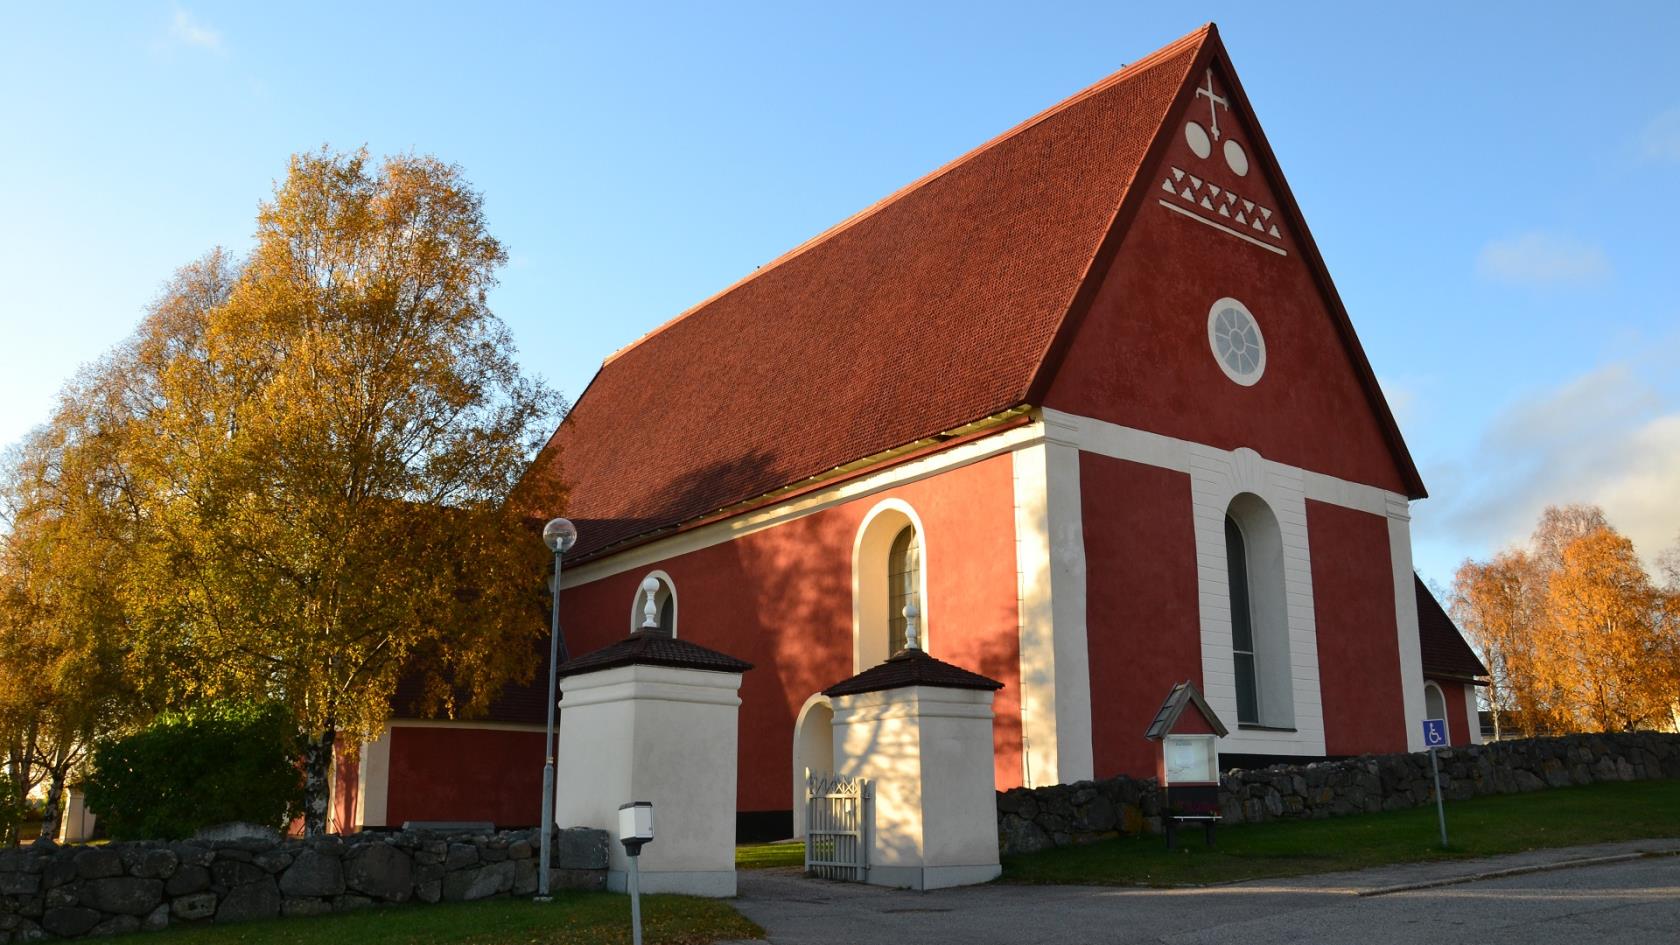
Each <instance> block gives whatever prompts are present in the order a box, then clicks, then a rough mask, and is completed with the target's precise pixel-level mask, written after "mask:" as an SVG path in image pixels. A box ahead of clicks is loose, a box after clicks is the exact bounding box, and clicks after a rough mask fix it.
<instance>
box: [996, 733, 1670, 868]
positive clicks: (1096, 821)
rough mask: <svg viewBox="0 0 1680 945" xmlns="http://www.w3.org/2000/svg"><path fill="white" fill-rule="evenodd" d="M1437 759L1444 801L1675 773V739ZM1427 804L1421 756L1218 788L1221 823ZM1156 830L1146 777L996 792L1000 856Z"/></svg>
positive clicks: (1326, 765)
mask: <svg viewBox="0 0 1680 945" xmlns="http://www.w3.org/2000/svg"><path fill="white" fill-rule="evenodd" d="M1439 761H1440V764H1441V793H1442V795H1443V796H1445V797H1446V798H1447V799H1448V800H1463V799H1465V798H1469V797H1477V796H1479V795H1484V794H1515V793H1520V792H1524V791H1538V790H1542V789H1545V788H1554V787H1569V786H1571V785H1578V784H1593V783H1596V782H1601V781H1640V780H1646V779H1654V778H1676V779H1680V735H1671V734H1665V733H1658V732H1634V733H1611V734H1603V735H1565V736H1560V737H1556V738H1528V739H1518V740H1512V741H1501V742H1495V743H1493V744H1491V745H1472V746H1469V747H1462V748H1452V749H1443V750H1442V751H1441V752H1440V758H1439ZM1434 802H1435V793H1434V783H1433V780H1432V776H1431V774H1430V770H1429V753H1428V752H1418V753H1416V754H1398V755H1363V756H1361V757H1358V758H1349V759H1345V760H1342V761H1325V762H1319V763H1317V764H1308V765H1273V766H1271V767H1269V768H1259V769H1254V770H1248V771H1242V770H1233V771H1229V772H1227V773H1226V774H1225V775H1224V776H1223V777H1221V778H1220V784H1219V806H1220V809H1221V813H1222V814H1223V816H1224V822H1225V823H1227V824H1241V823H1261V822H1264V821H1268V820H1284V819H1289V818H1316V817H1336V816H1340V815H1344V814H1360V813H1368V812H1372V811H1383V810H1400V809H1402V808H1407V807H1418V806H1421V805H1424V804H1433V803H1434ZM1160 829H1161V811H1160V800H1159V794H1158V793H1157V791H1156V784H1155V779H1154V778H1148V779H1134V778H1124V777H1122V778H1113V779H1110V780H1106V781H1080V782H1078V783H1076V784H1058V785H1054V786H1051V787H1044V788H1033V789H1031V790H1028V789H1026V788H1015V789H1014V790H1011V791H1007V792H1004V793H1001V794H999V795H998V842H999V844H1000V846H1001V847H1002V850H1003V852H1004V854H1005V855H1008V854H1013V853H1031V852H1035V851H1038V850H1046V849H1050V848H1051V847H1061V846H1068V845H1070V844H1075V843H1084V842H1088V841H1090V840H1094V839H1098V838H1100V837H1104V836H1112V835H1114V834H1116V833H1138V832H1140V831H1150V832H1159V831H1160Z"/></svg>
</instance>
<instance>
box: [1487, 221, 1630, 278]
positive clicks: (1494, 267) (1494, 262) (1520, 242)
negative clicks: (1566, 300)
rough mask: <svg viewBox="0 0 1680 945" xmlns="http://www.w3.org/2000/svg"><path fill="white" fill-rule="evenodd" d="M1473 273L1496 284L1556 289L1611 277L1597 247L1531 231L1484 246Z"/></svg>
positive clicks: (1607, 265)
mask: <svg viewBox="0 0 1680 945" xmlns="http://www.w3.org/2000/svg"><path fill="white" fill-rule="evenodd" d="M1476 271H1477V272H1478V273H1480V274H1481V276H1482V277H1483V278H1485V279H1493V280H1495V281H1498V282H1514V283H1520V284H1523V285H1557V284H1560V283H1568V282H1592V281H1595V280H1597V279H1601V278H1603V277H1605V276H1607V275H1609V274H1610V260H1609V258H1608V257H1606V256H1605V255H1604V251H1603V250H1601V249H1599V248H1598V247H1597V246H1593V245H1591V244H1589V243H1583V242H1581V241H1579V240H1576V239H1572V238H1570V237H1567V236H1562V235H1559V234H1556V233H1547V232H1544V231H1540V230H1532V231H1530V232H1527V233H1519V234H1517V235H1516V236H1511V237H1506V238H1505V239H1497V240H1493V241H1491V242H1489V243H1488V244H1487V245H1486V246H1483V247H1482V251H1481V253H1480V254H1479V255H1478V256H1477V257H1476Z"/></svg>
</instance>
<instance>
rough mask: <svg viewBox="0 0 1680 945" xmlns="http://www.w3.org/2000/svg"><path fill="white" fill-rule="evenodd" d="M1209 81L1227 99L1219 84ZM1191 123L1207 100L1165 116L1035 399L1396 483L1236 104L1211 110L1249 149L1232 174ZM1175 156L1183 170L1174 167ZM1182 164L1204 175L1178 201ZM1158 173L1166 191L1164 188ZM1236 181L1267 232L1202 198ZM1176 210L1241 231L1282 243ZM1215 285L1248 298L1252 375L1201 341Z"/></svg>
mask: <svg viewBox="0 0 1680 945" xmlns="http://www.w3.org/2000/svg"><path fill="white" fill-rule="evenodd" d="M1197 80H1199V81H1202V82H1205V81H1206V80H1205V78H1202V77H1193V81H1197ZM1216 83H1217V78H1216ZM1215 90H1216V92H1218V93H1220V94H1222V95H1224V96H1225V97H1229V90H1228V89H1227V88H1226V87H1225V86H1224V85H1222V84H1216V86H1215ZM1190 120H1195V121H1197V122H1198V123H1199V124H1201V125H1203V126H1207V125H1209V124H1210V119H1209V116H1208V106H1207V100H1206V99H1205V98H1200V97H1196V98H1193V99H1192V100H1191V101H1190V103H1189V104H1188V105H1187V106H1186V108H1185V110H1184V111H1183V112H1181V113H1180V114H1179V115H1178V116H1176V117H1175V118H1173V119H1171V120H1169V121H1168V122H1167V123H1166V125H1165V126H1164V128H1163V131H1162V133H1163V134H1164V135H1167V136H1169V138H1170V143H1169V144H1168V146H1167V150H1166V154H1165V156H1164V159H1163V160H1162V161H1161V163H1160V164H1159V165H1157V166H1156V167H1155V169H1154V170H1153V171H1150V172H1147V174H1146V175H1145V176H1144V177H1141V178H1140V179H1139V181H1138V184H1137V186H1138V187H1141V188H1142V189H1143V190H1144V191H1145V193H1144V194H1143V201H1142V204H1141V206H1140V208H1139V210H1138V213H1137V215H1136V217H1135V218H1133V220H1132V221H1131V223H1130V226H1129V228H1128V229H1127V230H1126V231H1125V234H1124V237H1123V240H1122V242H1121V243H1120V247H1119V253H1118V255H1117V256H1116V258H1115V261H1114V263H1113V264H1112V266H1111V267H1110V269H1109V271H1108V272H1107V274H1106V275H1105V276H1104V278H1103V281H1102V284H1101V287H1100V288H1099V289H1098V291H1097V293H1096V296H1095V299H1094V302H1093V304H1092V306H1091V309H1090V310H1089V312H1087V313H1086V314H1085V316H1084V320H1083V323H1082V324H1081V325H1080V326H1079V328H1078V329H1077V332H1076V334H1075V335H1074V336H1073V343H1072V345H1071V346H1070V347H1069V349H1068V352H1067V355H1066V358H1065V359H1064V360H1063V362H1062V364H1061V367H1060V370H1059V371H1058V372H1057V374H1056V376H1055V379H1054V381H1053V382H1052V384H1051V386H1050V390H1049V393H1048V395H1047V396H1046V398H1045V405H1046V406H1048V407H1053V408H1055V409H1058V410H1063V411H1066V412H1069V413H1075V414H1081V415H1084V416H1090V417H1096V418H1099V419H1102V420H1108V421H1111V422H1113V423H1118V424H1122V425H1125V426H1130V427H1136V428H1139V429H1143V430H1149V431H1152V432H1155V433H1161V434H1165V435H1167V436H1173V437H1178V438H1180V439H1185V440H1192V441H1195V442H1198V443H1207V444H1210V445H1213V446H1217V447H1221V448H1224V449H1234V448H1236V447H1239V446H1247V447H1250V448H1252V449H1255V450H1257V451H1259V452H1260V454H1261V455H1262V456H1264V457H1266V458H1267V459H1271V460H1275V461H1278V462H1282V463H1287V464H1290V465H1293V466H1300V467H1303V468H1306V469H1311V470H1315V471H1317V472H1322V473H1327V474H1329V475H1333V476H1337V477H1339V478H1342V479H1348V480H1352V481H1354V482H1361V483H1367V484H1370V485H1374V486H1379V487H1381V488H1384V489H1390V490H1393V491H1395V492H1400V493H1405V492H1407V491H1408V490H1407V486H1406V483H1405V480H1404V478H1403V474H1402V473H1401V472H1400V470H1399V469H1398V468H1397V466H1396V462H1395V458H1394V454H1393V452H1392V451H1391V449H1390V447H1389V444H1388V442H1387V440H1386V438H1385V435H1384V432H1383V428H1382V425H1381V423H1382V421H1381V420H1380V419H1379V418H1378V416H1377V415H1376V414H1375V413H1374V412H1373V409H1372V406H1371V404H1370V402H1369V400H1368V399H1367V394H1366V390H1365V388H1364V387H1363V385H1362V382H1361V380H1360V377H1359V374H1358V371H1357V368H1356V367H1355V363H1354V361H1353V360H1352V359H1351V358H1350V355H1349V352H1348V350H1347V348H1346V346H1345V345H1344V344H1343V341H1342V339H1341V337H1340V336H1339V334H1338V332H1337V329H1336V327H1335V322H1334V319H1333V318H1332V316H1331V314H1330V311H1329V308H1328V307H1327V306H1326V304H1325V301H1324V298H1323V296H1322V295H1321V294H1320V291H1319V288H1318V286H1317V284H1316V283H1315V281H1314V274H1313V271H1312V270H1311V269H1310V268H1309V267H1308V265H1307V263H1306V261H1305V260H1304V259H1303V257H1302V254H1301V240H1300V238H1299V237H1300V235H1299V234H1297V233H1295V232H1294V229H1295V227H1296V224H1295V222H1294V221H1291V220H1286V219H1284V217H1283V215H1282V212H1281V210H1280V204H1279V200H1278V198H1277V195H1276V193H1275V192H1274V190H1273V188H1272V187H1271V186H1270V184H1269V183H1268V181H1267V179H1266V178H1267V171H1266V169H1265V168H1263V167H1261V166H1260V161H1261V157H1260V155H1259V153H1258V148H1257V147H1255V144H1254V138H1253V136H1252V135H1251V134H1250V132H1249V124H1248V122H1247V121H1246V119H1245V116H1242V115H1239V114H1236V113H1235V112H1234V111H1233V110H1230V109H1226V108H1220V109H1219V125H1220V129H1221V133H1222V140H1236V141H1238V142H1239V143H1240V144H1241V145H1243V146H1244V148H1245V152H1246V153H1247V155H1248V157H1249V161H1250V165H1251V166H1250V168H1249V171H1248V173H1247V175H1246V176H1243V177H1239V176H1237V175H1235V174H1234V173H1232V171H1231V170H1230V168H1229V167H1228V166H1227V165H1226V164H1225V162H1224V160H1223V158H1222V154H1221V146H1220V145H1218V144H1215V145H1214V147H1213V151H1212V153H1211V154H1210V155H1209V157H1208V158H1205V159H1204V158H1199V157H1197V156H1196V155H1195V154H1194V153H1193V152H1192V151H1191V149H1190V146H1189V145H1188V143H1187V142H1186V139H1185V133H1184V127H1185V123H1186V122H1187V121H1190ZM1174 168H1177V169H1179V170H1181V171H1184V172H1185V176H1184V178H1183V179H1182V180H1180V179H1179V178H1178V177H1177V175H1175V174H1174V173H1173V169H1174ZM1191 175H1194V176H1195V177H1196V178H1198V179H1199V180H1200V181H1201V184H1200V186H1198V187H1195V188H1193V189H1192V198H1194V199H1186V198H1184V197H1182V196H1180V192H1181V191H1182V190H1183V189H1185V188H1190V187H1191V185H1192V181H1191V179H1190V178H1191ZM1280 179H1281V178H1280ZM1169 180H1171V181H1173V182H1174V185H1175V188H1177V190H1176V191H1175V192H1174V193H1168V192H1167V191H1166V190H1165V189H1164V186H1163V185H1164V183H1165V182H1166V181H1169ZM1213 187H1218V188H1219V194H1218V195H1217V196H1215V195H1213V192H1212V188H1213ZM1232 190H1234V191H1235V192H1236V193H1237V194H1238V195H1239V197H1238V200H1237V201H1236V202H1235V203H1234V204H1231V203H1227V204H1226V206H1227V210H1231V209H1233V208H1235V209H1238V210H1240V209H1242V201H1243V200H1248V201H1252V202H1253V203H1254V204H1255V205H1256V208H1257V209H1256V210H1254V211H1250V212H1249V214H1248V215H1252V214H1253V213H1257V212H1258V208H1259V207H1264V208H1267V209H1270V210H1272V215H1271V216H1270V217H1269V218H1267V222H1266V226H1267V229H1268V230H1269V228H1270V226H1271V225H1273V224H1274V223H1275V225H1276V226H1277V228H1278V233H1279V235H1278V236H1277V237H1272V236H1270V234H1269V232H1264V231H1262V232H1257V231H1254V230H1253V229H1252V228H1251V227H1250V226H1248V225H1247V224H1237V223H1236V222H1235V219H1234V216H1231V217H1227V216H1222V215H1219V214H1217V213H1216V212H1212V211H1209V210H1207V209H1205V208H1203V207H1202V206H1201V205H1200V201H1201V199H1202V198H1208V199H1209V202H1210V203H1223V202H1226V201H1227V200H1228V194H1229V193H1230V192H1231V191H1232ZM1163 201H1164V202H1166V203H1167V204H1168V205H1170V206H1171V207H1173V208H1176V210H1175V209H1169V207H1168V206H1162V202H1163ZM1177 210H1183V211H1188V212H1189V213H1191V214H1194V215H1196V216H1197V217H1199V218H1201V219H1206V220H1210V221H1213V222H1217V223H1220V224H1221V225H1224V226H1228V227H1230V228H1232V229H1241V230H1242V231H1243V232H1244V233H1245V234H1246V235H1248V236H1250V237H1252V238H1254V239H1256V240H1259V241H1260V242H1264V243H1267V244H1269V245H1273V246H1277V247H1280V248H1282V249H1284V250H1285V251H1286V252H1287V253H1288V255H1287V256H1279V255H1277V254H1275V253H1273V252H1270V251H1268V250H1267V249H1263V248H1261V247H1259V246H1255V245H1253V244H1251V243H1249V242H1246V241H1244V240H1241V239H1238V238H1237V237H1235V236H1232V235H1230V234H1228V233H1225V232H1222V231H1220V230H1218V229H1215V228H1214V227H1213V226H1210V225H1207V224H1205V223H1202V222H1198V220H1195V219H1191V218H1190V217H1188V216H1186V215H1185V214H1184V213H1181V212H1176V211H1177ZM1227 296H1229V297H1231V298H1235V299H1237V300H1238V301H1240V302H1242V303H1243V304H1244V305H1246V306H1247V307H1248V309H1249V311H1251V312H1252V313H1253V314H1254V317H1255V319H1256V321H1257V322H1258V323H1259V325H1260V330H1261V333H1262V334H1263V335H1264V337H1265V342H1266V355H1267V363H1266V369H1265V372H1264V375H1263V376H1262V378H1261V379H1260V381H1259V382H1258V383H1257V384H1255V385H1254V386H1252V387H1243V386H1240V385H1238V384H1235V383H1233V382H1232V381H1231V380H1229V379H1228V378H1227V377H1226V376H1225V375H1224V373H1223V372H1222V371H1221V370H1220V368H1219V365H1218V364H1217V363H1216V362H1215V360H1214V357H1213V354H1212V353H1211V352H1210V351H1209V347H1208V336H1207V321H1208V311H1209V309H1210V308H1211V307H1212V305H1213V303H1214V302H1215V301H1216V300H1218V299H1220V298H1224V297H1227Z"/></svg>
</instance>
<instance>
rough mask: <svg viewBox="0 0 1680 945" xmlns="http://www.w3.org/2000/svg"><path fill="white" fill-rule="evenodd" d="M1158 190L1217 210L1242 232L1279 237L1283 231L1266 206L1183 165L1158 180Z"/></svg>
mask: <svg viewBox="0 0 1680 945" xmlns="http://www.w3.org/2000/svg"><path fill="white" fill-rule="evenodd" d="M1161 189H1162V190H1164V191H1166V192H1167V193H1169V194H1172V195H1173V196H1175V197H1177V198H1178V199H1180V200H1182V201H1184V202H1185V203H1188V204H1191V205H1193V206H1196V207H1200V208H1201V209H1203V210H1208V211H1211V212H1213V213H1217V214H1218V215H1219V216H1221V217H1224V218H1225V219H1226V220H1229V221H1230V222H1231V223H1232V224H1235V225H1236V227H1238V228H1240V229H1241V230H1243V231H1244V232H1248V231H1252V232H1254V233H1256V234H1259V235H1261V236H1269V237H1271V238H1272V239H1275V240H1281V239H1283V234H1282V233H1280V232H1279V231H1278V228H1277V224H1276V223H1275V222H1273V220H1272V212H1273V211H1272V209H1271V208H1270V207H1263V206H1261V205H1259V204H1257V203H1255V202H1254V201H1252V200H1249V199H1247V198H1246V197H1242V196H1240V195H1239V194H1237V192H1236V191H1234V190H1231V189H1230V188H1228V187H1221V186H1219V185H1218V184H1215V183H1213V182H1212V181H1205V180H1203V179H1201V178H1200V177H1197V176H1196V175H1194V174H1191V173H1189V172H1188V171H1186V170H1184V169H1183V168H1179V167H1175V168H1173V169H1172V176H1171V177H1168V178H1163V179H1162V180H1161Z"/></svg>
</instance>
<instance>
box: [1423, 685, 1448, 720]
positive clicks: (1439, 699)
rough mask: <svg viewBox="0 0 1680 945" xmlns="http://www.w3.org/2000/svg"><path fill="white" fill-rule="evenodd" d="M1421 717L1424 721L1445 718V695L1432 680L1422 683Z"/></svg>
mask: <svg viewBox="0 0 1680 945" xmlns="http://www.w3.org/2000/svg"><path fill="white" fill-rule="evenodd" d="M1423 717H1424V718H1426V719H1445V718H1446V717H1447V694H1446V693H1444V692H1442V691H1441V687H1440V686H1439V685H1437V684H1436V682H1435V680H1433V679H1426V680H1424V683H1423Z"/></svg>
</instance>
